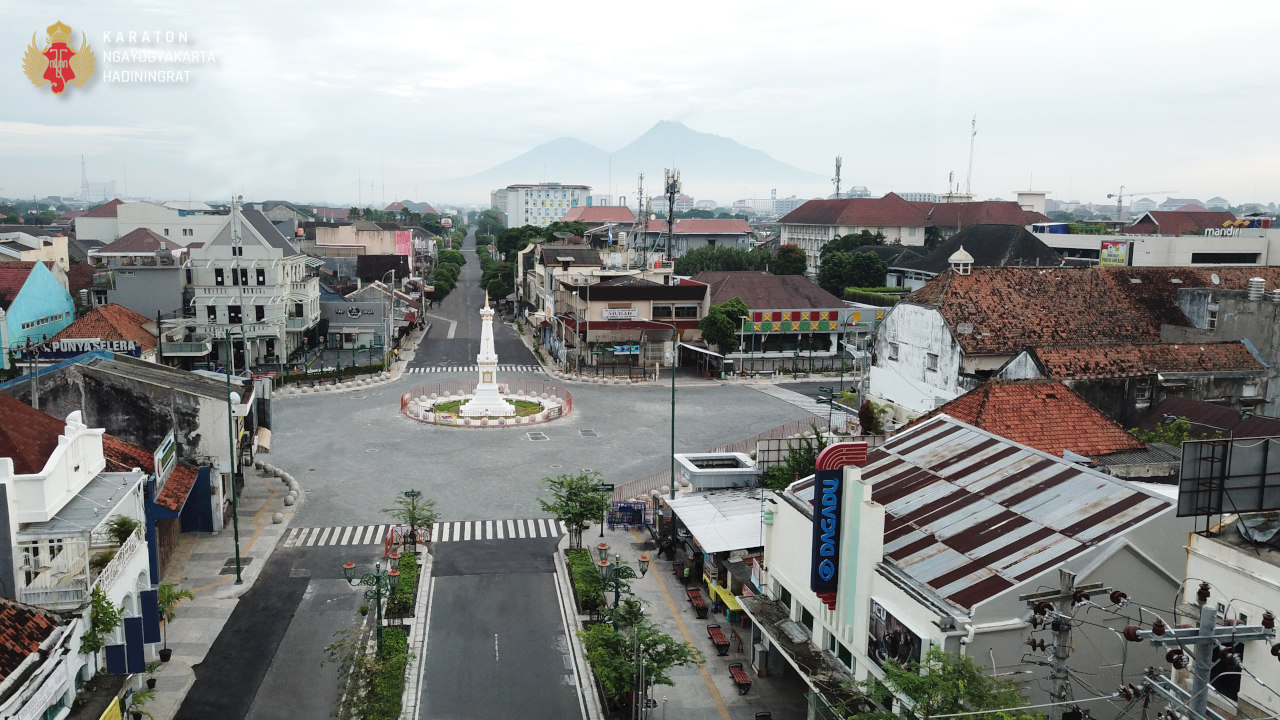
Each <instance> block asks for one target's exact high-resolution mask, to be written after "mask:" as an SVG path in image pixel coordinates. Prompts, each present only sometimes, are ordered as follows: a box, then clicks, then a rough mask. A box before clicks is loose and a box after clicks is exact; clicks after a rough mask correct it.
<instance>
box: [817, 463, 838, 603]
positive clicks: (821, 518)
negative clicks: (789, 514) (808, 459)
mask: <svg viewBox="0 0 1280 720" xmlns="http://www.w3.org/2000/svg"><path fill="white" fill-rule="evenodd" d="M843 473H844V471H843V469H841V468H836V469H833V470H818V471H817V473H816V474H815V475H814V478H813V546H812V555H811V557H810V562H809V567H810V574H809V589H810V590H813V591H814V592H815V593H833V592H836V590H837V588H838V586H839V583H840V510H841V507H840V500H841V495H843V493H841V492H840V484H841V482H843Z"/></svg>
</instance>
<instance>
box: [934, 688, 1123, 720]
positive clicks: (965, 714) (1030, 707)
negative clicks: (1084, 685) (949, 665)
mask: <svg viewBox="0 0 1280 720" xmlns="http://www.w3.org/2000/svg"><path fill="white" fill-rule="evenodd" d="M1115 697H1119V696H1118V695H1116V694H1115V693H1112V694H1110V695H1100V696H1098V697H1091V698H1083V699H1080V700H1061V701H1059V702H1049V703H1040V704H1038V705H1019V706H1018V707H1007V708H998V709H995V710H972V711H969V712H961V713H948V714H946V715H930V716H929V717H930V718H952V717H968V716H970V715H989V714H991V713H1000V712H1010V711H1013V710H1034V709H1036V708H1044V707H1055V706H1058V705H1075V704H1077V703H1082V702H1094V701H1095V700H1111V699H1112V698H1115Z"/></svg>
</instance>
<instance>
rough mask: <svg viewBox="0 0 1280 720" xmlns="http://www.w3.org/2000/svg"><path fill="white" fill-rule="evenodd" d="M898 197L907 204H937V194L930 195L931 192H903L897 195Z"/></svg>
mask: <svg viewBox="0 0 1280 720" xmlns="http://www.w3.org/2000/svg"><path fill="white" fill-rule="evenodd" d="M898 195H899V196H900V197H901V198H902V199H903V200H906V201H907V202H927V203H936V202H938V193H931V192H904V193H898Z"/></svg>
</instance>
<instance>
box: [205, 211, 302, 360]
mask: <svg viewBox="0 0 1280 720" xmlns="http://www.w3.org/2000/svg"><path fill="white" fill-rule="evenodd" d="M223 220H224V223H223V226H222V229H221V230H220V231H219V232H218V234H217V235H216V236H215V237H214V238H213V239H212V240H210V241H209V242H207V243H205V244H204V246H203V247H199V248H194V249H192V250H191V253H190V255H191V262H190V264H191V273H190V275H191V278H190V284H189V286H188V287H189V291H190V293H191V297H192V300H191V306H192V307H193V308H194V309H195V318H194V327H195V330H194V332H197V333H201V332H203V333H207V334H209V335H211V336H212V337H213V338H215V340H217V339H221V338H226V337H227V336H228V335H230V336H231V338H232V343H233V347H234V352H233V355H234V358H233V362H232V367H233V368H240V369H243V368H245V367H250V368H252V367H254V366H259V365H265V366H270V365H279V364H283V363H286V362H288V358H289V355H290V354H291V353H293V352H294V351H295V350H297V349H299V348H301V347H304V343H305V333H306V332H307V331H308V330H309V329H311V328H312V327H313V326H314V325H315V324H316V323H317V322H319V320H320V281H319V279H318V278H316V277H314V276H312V277H309V276H308V275H307V268H308V265H309V263H311V264H314V263H319V262H320V261H318V260H314V259H312V258H308V257H307V256H306V255H303V254H302V253H300V252H298V251H297V250H296V249H295V248H294V247H293V245H291V244H290V243H289V241H288V240H286V239H285V237H284V236H283V235H281V234H280V232H279V230H277V229H276V227H275V225H273V224H272V223H271V221H270V220H268V219H267V218H266V217H265V216H264V215H263V214H262V213H260V212H258V211H256V210H244V211H241V210H240V209H239V207H238V206H233V207H232V212H231V216H230V217H229V218H227V217H224V218H223ZM215 344H216V346H217V348H216V349H217V353H218V357H219V359H220V360H221V361H222V362H226V361H227V358H226V346H225V344H223V343H215Z"/></svg>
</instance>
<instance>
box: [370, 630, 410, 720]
mask: <svg viewBox="0 0 1280 720" xmlns="http://www.w3.org/2000/svg"><path fill="white" fill-rule="evenodd" d="M379 659H380V660H381V661H382V662H381V664H380V666H379V668H378V674H377V676H376V677H374V679H373V688H372V690H371V692H372V694H373V696H372V697H371V698H370V700H371V702H370V703H369V710H370V714H369V716H368V718H369V720H397V719H398V718H399V717H400V698H401V696H402V695H403V694H404V674H405V671H406V670H407V669H408V667H409V636H408V634H407V633H406V632H405V631H404V628H399V627H386V628H383V629H382V653H381V655H380V657H379Z"/></svg>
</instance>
